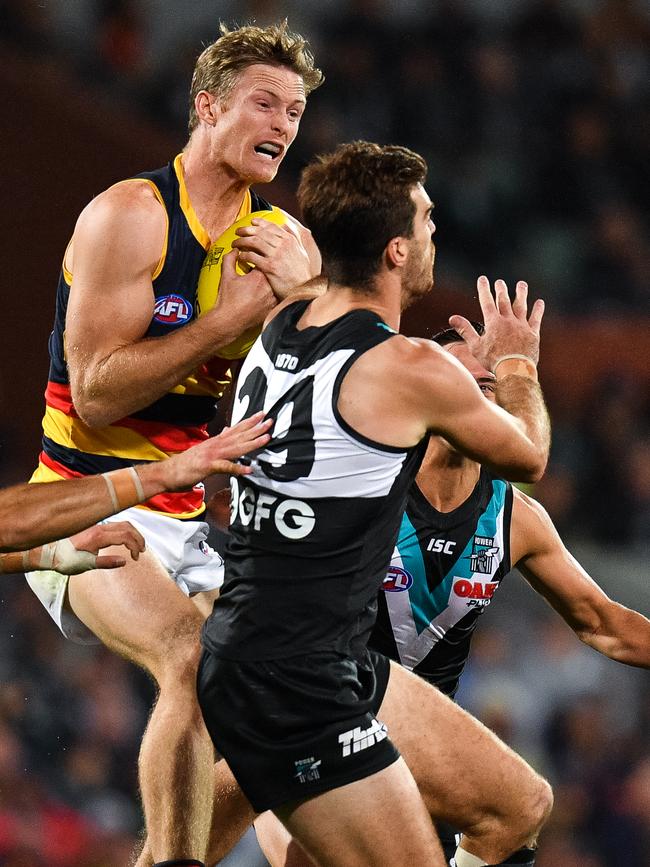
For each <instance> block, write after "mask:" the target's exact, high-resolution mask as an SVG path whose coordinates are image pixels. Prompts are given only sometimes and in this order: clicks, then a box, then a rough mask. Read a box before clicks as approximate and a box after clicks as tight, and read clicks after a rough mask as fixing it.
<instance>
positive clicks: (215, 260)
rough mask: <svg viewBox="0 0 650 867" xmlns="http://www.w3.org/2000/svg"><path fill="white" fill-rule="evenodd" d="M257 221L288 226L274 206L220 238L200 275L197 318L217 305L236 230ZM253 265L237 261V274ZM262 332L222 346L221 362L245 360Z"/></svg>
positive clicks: (256, 330) (248, 217) (253, 331)
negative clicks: (260, 218) (258, 218)
mask: <svg viewBox="0 0 650 867" xmlns="http://www.w3.org/2000/svg"><path fill="white" fill-rule="evenodd" d="M255 217H262V218H263V219H265V220H269V222H271V223H277V225H278V226H282V225H284V223H286V222H287V219H286V215H285V213H284V211H281V210H280V208H276V207H275V206H274V207H272V208H271V210H270V211H253V212H252V213H251V214H247V215H246V216H245V217H242V218H241V220H237V222H236V223H233V224H232V226H230V228H229V229H226V231H225V232H224V233H223V235H221V236H220V237H219V238H217V240H216V241H215V242H214V244H213V245H212V246H211V247H210V249H209V250H208V252H207V255H206V257H205V260H204V262H203V265H202V266H201V273H200V275H199V283H198V286H197V289H196V312H197V315H198V316H204V315H205V314H206V313H207V312H208V310H211V309H212V308H213V307H214V305H215V304H216V303H217V298H218V296H219V283H220V282H221V263H222V262H223V257H224V256H226V255H227V254H228V253H230V251H231V250H232V242H233V241H234V240H235V238H238V237H239V236H238V235H237V229H239V228H241V227H242V226H250V224H251V220H253V219H255ZM254 267H255V266H254V265H250V264H248V263H247V262H245V261H242V260H241V259H240V260H238V262H237V265H236V270H237V273H238V274H247V273H248V272H249V271H250V270H251V268H254ZM261 330H262V329H261V327H260V328H249V330H248V331H245V332H244V333H243V334H242V335H240V337H238V338H237V340H235V341H233V342H232V343H230V344H229V345H228V346H222V347H221V349H220V350H219V358H227V359H235V358H243V357H244V356H245V355H246V353H247V352H248V350H249V349H250V348H251V346H252V345H253V343H254V342H255V340H256V339H257V338H258V337H259V334H260V331H261Z"/></svg>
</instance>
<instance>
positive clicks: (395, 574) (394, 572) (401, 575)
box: [382, 566, 413, 593]
mask: <svg viewBox="0 0 650 867" xmlns="http://www.w3.org/2000/svg"><path fill="white" fill-rule="evenodd" d="M412 586H413V576H412V575H411V573H410V572H407V571H406V569H402V567H401V566H391V567H390V568H389V570H388V574H387V575H386V577H385V578H384V583H383V584H382V587H383V589H384V590H385V591H386V592H387V593H401V592H402V591H403V590H408V589H409V587H412Z"/></svg>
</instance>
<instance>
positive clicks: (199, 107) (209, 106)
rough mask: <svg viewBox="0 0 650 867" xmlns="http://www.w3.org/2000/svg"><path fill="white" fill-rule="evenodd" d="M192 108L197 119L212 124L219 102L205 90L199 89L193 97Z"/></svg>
mask: <svg viewBox="0 0 650 867" xmlns="http://www.w3.org/2000/svg"><path fill="white" fill-rule="evenodd" d="M194 109H195V110H196V116H197V117H198V119H199V120H202V121H203V122H204V123H207V124H208V125H209V126H214V125H215V123H216V122H217V115H218V113H219V103H218V102H217V100H216V99H215V97H214V96H213V95H212V94H211V93H208V91H207V90H200V91H199V92H198V93H197V94H196V96H195V97H194Z"/></svg>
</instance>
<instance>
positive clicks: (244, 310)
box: [66, 182, 274, 427]
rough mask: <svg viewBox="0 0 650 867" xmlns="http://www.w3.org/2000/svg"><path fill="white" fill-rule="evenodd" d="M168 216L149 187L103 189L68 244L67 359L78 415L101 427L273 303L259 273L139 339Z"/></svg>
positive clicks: (177, 377) (156, 392) (152, 395)
mask: <svg viewBox="0 0 650 867" xmlns="http://www.w3.org/2000/svg"><path fill="white" fill-rule="evenodd" d="M165 238H166V214H165V211H164V208H163V206H162V205H161V204H160V202H159V201H158V200H157V199H156V197H155V195H154V193H153V190H152V189H151V187H150V186H149V185H148V184H145V183H137V182H128V183H122V184H118V185H116V186H115V187H111V188H110V189H109V190H107V191H106V192H104V193H102V194H101V195H100V196H98V197H97V198H96V199H94V200H93V201H92V202H91V203H90V204H89V205H88V207H87V208H86V209H85V210H84V211H83V213H82V214H81V216H80V218H79V220H78V222H77V226H76V228H75V233H74V237H73V244H72V262H71V263H70V266H71V270H72V271H73V279H72V286H71V290H70V299H69V304H68V312H67V318H66V358H67V362H68V368H69V373H70V384H71V388H72V397H73V401H74V404H75V408H76V409H77V412H78V413H79V415H80V416H81V418H82V419H83V420H84V421H85V422H86V423H87V424H89V425H91V426H94V427H101V426H105V425H107V424H110V423H111V422H112V421H115V420H116V419H119V418H122V417H123V416H125V415H128V414H129V413H131V412H134V411H135V410H137V409H141V408H143V407H144V406H147V405H148V404H150V403H152V402H153V401H154V400H156V399H157V398H159V397H161V396H162V395H163V394H165V393H166V392H167V391H169V390H170V389H171V388H173V387H174V386H176V385H178V383H179V382H181V381H182V380H183V379H184V378H185V377H186V376H187V375H188V374H189V373H191V372H192V371H193V370H194V369H195V368H196V367H197V365H198V364H200V363H201V362H203V361H205V360H206V359H207V358H209V357H211V356H212V355H214V354H215V352H216V351H217V350H218V349H219V348H220V347H221V346H225V345H227V344H229V343H231V342H232V341H233V340H234V339H236V338H237V337H238V336H239V334H240V333H242V332H243V331H245V330H246V329H247V328H249V327H252V326H253V325H257V324H259V323H260V322H261V321H262V320H263V318H264V316H265V315H266V312H267V311H268V309H270V306H271V304H272V303H273V300H274V299H273V295H272V293H271V291H270V288H269V287H268V283H267V281H266V279H265V278H264V276H263V275H262V274H261V273H260V272H257V273H256V272H254V271H253V272H251V274H249V275H247V276H246V277H244V278H240V279H239V280H238V282H237V291H236V293H235V292H228V290H227V287H225V286H224V287H223V290H222V291H221V292H220V298H219V303H218V304H217V305H215V307H214V308H213V309H212V310H211V311H209V313H208V314H206V315H205V316H203V317H201V318H200V319H198V320H197V321H195V322H192V323H190V324H189V325H187V326H185V327H183V328H182V329H178V330H177V331H175V332H171V333H170V334H168V335H165V336H164V337H155V338H145V337H144V334H145V333H146V331H147V328H148V326H149V323H150V321H151V318H152V315H153V307H154V293H153V286H152V278H153V275H154V273H155V270H156V268H157V266H158V263H159V262H160V260H161V256H162V253H163V249H164V245H165Z"/></svg>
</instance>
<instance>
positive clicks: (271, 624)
mask: <svg viewBox="0 0 650 867" xmlns="http://www.w3.org/2000/svg"><path fill="white" fill-rule="evenodd" d="M309 303H311V302H310V301H296V302H295V303H294V304H291V305H289V306H287V307H285V308H284V309H283V310H282V311H281V312H280V313H279V314H277V315H276V316H275V318H274V319H273V320H272V321H271V322H270V324H269V325H268V326H267V328H266V329H265V330H264V332H263V334H262V335H261V337H260V338H259V339H258V340H257V341H256V343H255V344H254V346H253V348H252V350H251V352H250V353H249V355H248V356H247V358H246V360H245V361H244V364H243V367H242V370H241V373H240V375H239V379H238V383H237V388H236V391H235V402H234V409H233V423H236V422H238V421H240V420H241V419H242V418H245V417H247V416H250V415H252V414H253V413H254V412H257V411H258V410H261V409H263V410H265V412H266V414H267V415H268V416H269V417H271V418H272V419H273V420H274V425H273V427H272V430H271V441H270V442H269V443H268V445H267V446H265V447H264V449H263V450H261V451H259V452H258V453H256V454H255V455H254V456H253V459H252V467H253V472H252V474H251V475H247V476H240V477H235V478H233V480H232V483H231V484H232V490H231V524H230V536H229V541H228V548H227V553H226V578H225V583H224V586H223V588H222V590H221V594H220V598H219V604H218V605H216V606H215V609H214V612H213V614H212V617H211V618H210V619H209V620H208V622H207V624H206V626H205V627H204V633H203V640H204V644H205V645H206V647H207V648H208V649H209V650H210V651H211V652H212V653H213V654H214V655H215V656H220V657H223V658H225V659H232V660H241V661H255V660H263V659H267V660H268V659H282V658H289V657H295V656H297V655H300V654H303V653H307V652H309V653H311V652H316V651H323V650H332V651H335V652H341V653H343V654H346V655H348V654H349V655H352V656H355V657H360V655H361V654H363V653H364V651H365V646H366V643H367V639H368V635H369V633H370V630H371V628H372V625H373V623H374V620H375V616H376V610H377V594H378V591H379V588H380V587H381V584H382V581H383V580H384V578H385V576H386V571H387V568H388V565H389V562H390V557H391V554H392V552H393V548H394V545H395V542H396V539H397V532H398V529H399V526H400V521H401V518H402V512H403V509H404V506H405V503H406V495H407V492H408V489H409V487H410V485H411V483H412V481H413V479H414V477H415V474H416V472H417V469H418V467H419V464H420V462H421V460H422V456H423V454H424V451H425V448H426V437H425V438H424V440H423V441H422V442H420V443H419V444H418V445H416V446H414V447H412V448H409V449H404V448H397V447H393V446H387V445H383V444H381V443H378V442H374V441H372V440H369V439H367V438H365V437H363V436H361V435H360V434H359V433H357V432H356V431H355V430H353V429H352V428H351V427H350V426H349V425H348V424H347V423H346V422H345V421H344V419H343V418H342V417H341V415H340V413H339V412H338V409H337V402H338V395H339V390H340V387H341V383H342V381H343V378H344V377H345V375H346V373H347V372H348V370H349V369H350V367H351V365H352V364H353V363H354V362H355V361H356V360H357V359H358V358H359V357H360V356H361V355H362V354H363V353H364V352H367V351H368V350H369V349H371V348H373V347H374V346H377V345H378V344H380V343H382V342H383V341H385V340H390V339H392V338H393V337H394V335H395V332H394V331H393V329H391V328H389V327H388V326H387V325H386V324H385V323H384V322H383V321H382V320H381V319H380V318H379V317H378V316H377V315H376V314H375V313H373V312H371V311H369V310H353V311H350V312H348V313H346V314H345V315H343V316H341V317H339V318H338V319H336V320H334V321H333V322H330V323H327V324H326V325H323V326H310V327H306V328H301V329H298V328H297V327H296V325H297V323H298V321H299V320H300V318H301V316H302V315H303V313H304V312H305V310H306V308H307V306H308V305H309Z"/></svg>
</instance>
